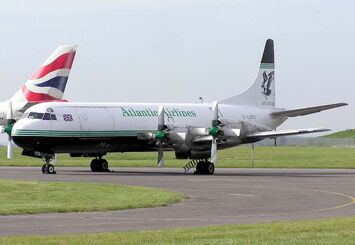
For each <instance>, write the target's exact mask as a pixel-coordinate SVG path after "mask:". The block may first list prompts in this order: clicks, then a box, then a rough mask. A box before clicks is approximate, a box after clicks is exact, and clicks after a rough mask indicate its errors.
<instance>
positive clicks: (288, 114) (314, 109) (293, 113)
mask: <svg viewBox="0 0 355 245" xmlns="http://www.w3.org/2000/svg"><path fill="white" fill-rule="evenodd" d="M346 105H348V104H347V103H336V104H329V105H321V106H313V107H305V108H300V109H294V110H284V111H276V112H273V113H271V115H272V116H284V117H298V116H304V115H308V114H312V113H317V112H320V111H324V110H329V109H333V108H337V107H341V106H346Z"/></svg>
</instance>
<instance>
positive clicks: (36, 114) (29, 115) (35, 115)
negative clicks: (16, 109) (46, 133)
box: [28, 112, 44, 119]
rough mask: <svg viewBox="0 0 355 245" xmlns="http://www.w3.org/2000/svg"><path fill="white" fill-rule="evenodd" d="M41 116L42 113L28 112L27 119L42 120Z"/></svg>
mask: <svg viewBox="0 0 355 245" xmlns="http://www.w3.org/2000/svg"><path fill="white" fill-rule="evenodd" d="M43 115H44V113H39V112H30V114H28V118H31V119H42V118H43Z"/></svg>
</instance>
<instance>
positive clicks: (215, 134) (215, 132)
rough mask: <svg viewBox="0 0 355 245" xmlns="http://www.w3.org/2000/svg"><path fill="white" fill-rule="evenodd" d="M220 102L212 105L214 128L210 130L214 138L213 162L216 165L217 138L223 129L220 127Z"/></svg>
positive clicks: (212, 148) (212, 147) (212, 146)
mask: <svg viewBox="0 0 355 245" xmlns="http://www.w3.org/2000/svg"><path fill="white" fill-rule="evenodd" d="M218 124H219V123H218V102H217V101H213V103H212V127H211V128H210V130H209V134H210V135H211V136H212V137H213V138H212V145H211V162H212V163H214V164H216V163H217V138H218V136H219V135H220V133H221V129H220V127H219V126H218Z"/></svg>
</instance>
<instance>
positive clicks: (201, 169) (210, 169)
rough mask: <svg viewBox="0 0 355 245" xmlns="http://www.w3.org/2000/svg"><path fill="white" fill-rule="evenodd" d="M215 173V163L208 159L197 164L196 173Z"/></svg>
mask: <svg viewBox="0 0 355 245" xmlns="http://www.w3.org/2000/svg"><path fill="white" fill-rule="evenodd" d="M213 173H214V164H213V163H212V162H209V161H207V160H205V161H199V162H198V163H197V165H196V171H195V172H194V174H208V175H212V174H213Z"/></svg>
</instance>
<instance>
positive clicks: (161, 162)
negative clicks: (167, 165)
mask: <svg viewBox="0 0 355 245" xmlns="http://www.w3.org/2000/svg"><path fill="white" fill-rule="evenodd" d="M163 166H164V149H163V144H162V143H159V148H158V167H160V168H161V167H163Z"/></svg>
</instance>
